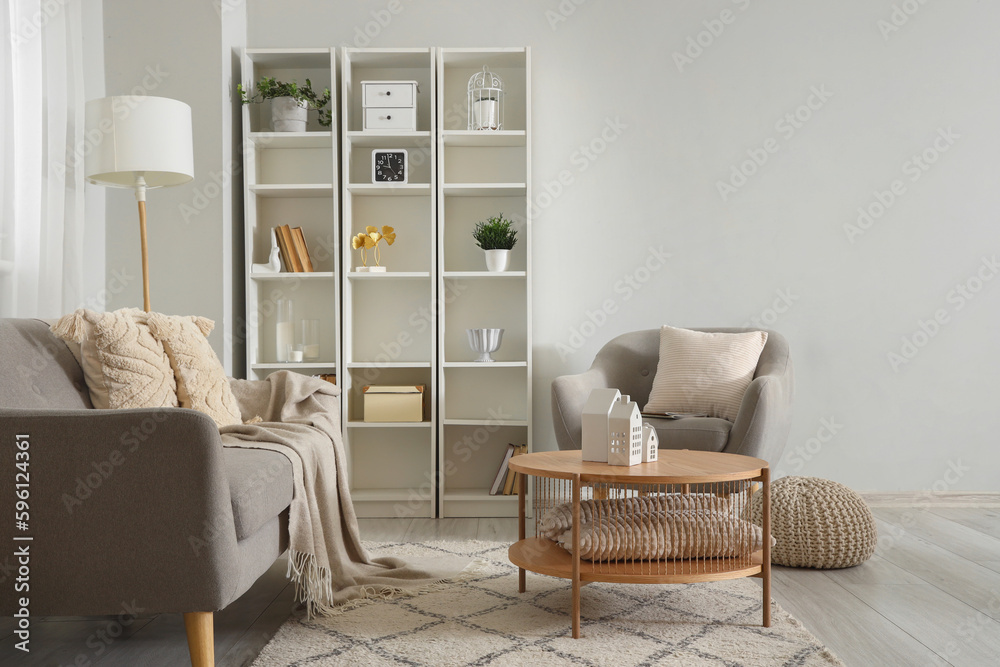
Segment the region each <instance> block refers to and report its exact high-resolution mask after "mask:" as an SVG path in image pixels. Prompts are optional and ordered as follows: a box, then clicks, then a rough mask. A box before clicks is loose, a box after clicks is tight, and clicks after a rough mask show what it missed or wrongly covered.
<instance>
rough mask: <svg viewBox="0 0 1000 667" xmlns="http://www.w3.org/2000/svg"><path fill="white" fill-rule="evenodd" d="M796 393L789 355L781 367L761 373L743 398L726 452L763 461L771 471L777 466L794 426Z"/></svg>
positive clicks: (770, 368)
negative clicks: (793, 400)
mask: <svg viewBox="0 0 1000 667" xmlns="http://www.w3.org/2000/svg"><path fill="white" fill-rule="evenodd" d="M761 370H763V371H764V372H763V373H761V372H760V371H761ZM793 392H794V374H793V371H792V362H791V359H790V358H789V357H788V356H787V355H786V356H785V357H784V359H782V360H779V363H769V364H768V366H767V368H766V369H758V375H757V377H755V378H754V379H753V381H752V382H751V383H750V386H749V387H747V391H746V393H745V394H744V395H743V401H742V403H741V404H740V411H739V413H738V414H737V415H736V421H735V423H734V424H733V428H732V431H731V432H730V434H729V442H728V443H727V444H726V449H725V451H727V452H730V453H733V454H744V455H746V456H754V457H756V458H759V459H764V460H765V461H767V462H768V463H769V464H770V465H771V467H772V468H773V467H774V466H775V465H777V463H778V460H779V459H780V458H781V456H782V454H783V453H784V451H785V445H786V444H787V443H788V431H789V429H790V428H791V425H792V395H793Z"/></svg>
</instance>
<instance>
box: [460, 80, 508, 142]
mask: <svg viewBox="0 0 1000 667" xmlns="http://www.w3.org/2000/svg"><path fill="white" fill-rule="evenodd" d="M503 96H504V86H503V79H501V78H500V77H499V76H497V75H496V74H494V73H493V72H491V71H490V70H488V69H487V68H486V65H483V71H482V72H476V73H475V74H473V75H472V78H471V79H469V129H470V130H492V131H496V130H502V129H503Z"/></svg>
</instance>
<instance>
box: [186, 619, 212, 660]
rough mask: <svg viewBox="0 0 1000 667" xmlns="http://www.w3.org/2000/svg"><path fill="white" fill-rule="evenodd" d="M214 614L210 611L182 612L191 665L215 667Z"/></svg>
mask: <svg viewBox="0 0 1000 667" xmlns="http://www.w3.org/2000/svg"><path fill="white" fill-rule="evenodd" d="M213 620H214V616H213V614H212V612H210V611H193V612H191V613H188V614H184V629H185V630H186V631H187V638H188V650H189V651H190V652H191V667H215V628H214V626H213Z"/></svg>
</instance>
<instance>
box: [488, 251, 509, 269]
mask: <svg viewBox="0 0 1000 667" xmlns="http://www.w3.org/2000/svg"><path fill="white" fill-rule="evenodd" d="M509 263H510V250H487V251H486V268H487V270H489V271H491V272H493V273H499V272H500V271H506V270H507V264H509Z"/></svg>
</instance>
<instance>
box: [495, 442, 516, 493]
mask: <svg viewBox="0 0 1000 667" xmlns="http://www.w3.org/2000/svg"><path fill="white" fill-rule="evenodd" d="M514 449H515V447H514V445H507V451H506V452H504V455H503V459H502V460H501V461H500V467H499V468H498V469H497V474H496V477H494V478H493V486H492V487H490V495H491V496H495V495H498V494H500V492H501V491H502V490H503V488H504V481H505V480H506V478H507V464H508V463H509V462H510V457H511V456H513V455H514Z"/></svg>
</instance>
